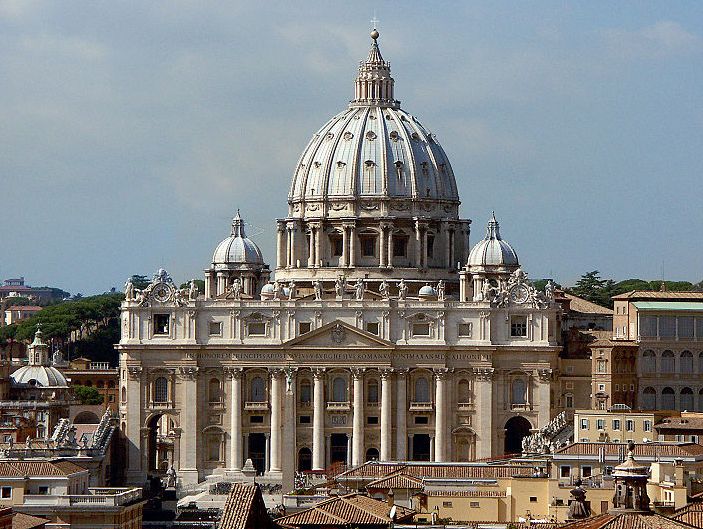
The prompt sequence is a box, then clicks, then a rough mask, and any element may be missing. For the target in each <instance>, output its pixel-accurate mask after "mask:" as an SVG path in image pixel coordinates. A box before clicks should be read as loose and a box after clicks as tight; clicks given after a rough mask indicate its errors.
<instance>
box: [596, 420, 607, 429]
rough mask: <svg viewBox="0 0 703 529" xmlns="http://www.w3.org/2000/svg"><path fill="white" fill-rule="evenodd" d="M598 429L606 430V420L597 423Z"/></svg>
mask: <svg viewBox="0 0 703 529" xmlns="http://www.w3.org/2000/svg"><path fill="white" fill-rule="evenodd" d="M596 428H598V429H599V430H605V419H598V420H597V421H596Z"/></svg>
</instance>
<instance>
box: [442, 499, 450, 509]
mask: <svg viewBox="0 0 703 529" xmlns="http://www.w3.org/2000/svg"><path fill="white" fill-rule="evenodd" d="M442 507H446V508H451V507H452V502H450V501H443V502H442Z"/></svg>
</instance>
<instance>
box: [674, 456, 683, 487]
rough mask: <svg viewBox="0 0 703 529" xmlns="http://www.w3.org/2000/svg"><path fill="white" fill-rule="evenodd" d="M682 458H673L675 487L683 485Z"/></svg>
mask: <svg viewBox="0 0 703 529" xmlns="http://www.w3.org/2000/svg"><path fill="white" fill-rule="evenodd" d="M683 469H684V467H683V459H674V482H675V483H676V486H677V487H682V486H683V485H684V473H683Z"/></svg>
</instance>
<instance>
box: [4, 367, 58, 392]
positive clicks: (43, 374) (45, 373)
mask: <svg viewBox="0 0 703 529" xmlns="http://www.w3.org/2000/svg"><path fill="white" fill-rule="evenodd" d="M10 382H11V383H12V385H13V386H19V387H43V388H57V387H58V388H65V387H68V382H67V381H66V377H65V376H63V373H61V371H59V370H58V369H56V368H55V367H51V366H31V365H30V366H23V367H20V368H19V369H18V370H17V371H15V372H14V373H12V374H11V375H10Z"/></svg>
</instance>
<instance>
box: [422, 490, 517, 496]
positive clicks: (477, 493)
mask: <svg viewBox="0 0 703 529" xmlns="http://www.w3.org/2000/svg"><path fill="white" fill-rule="evenodd" d="M422 494H424V495H425V496H446V497H447V498H449V497H452V498H505V497H506V496H507V492H506V491H504V490H439V489H437V490H425V491H424V492H423V493H422Z"/></svg>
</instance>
